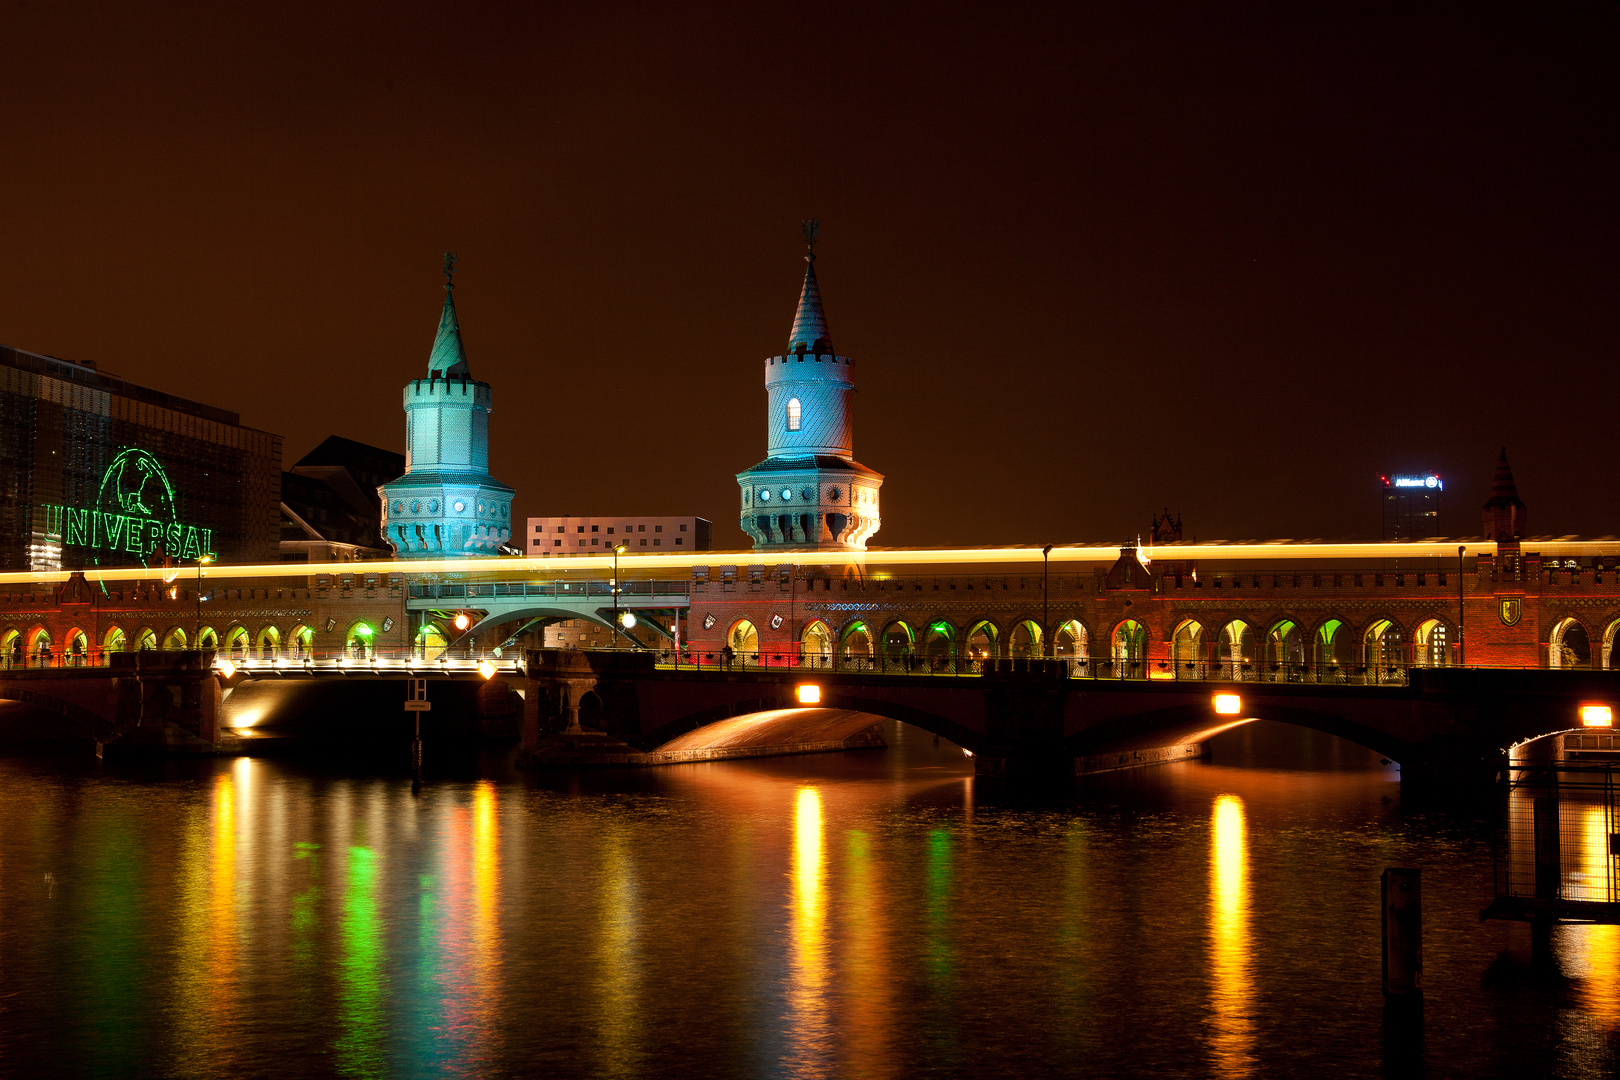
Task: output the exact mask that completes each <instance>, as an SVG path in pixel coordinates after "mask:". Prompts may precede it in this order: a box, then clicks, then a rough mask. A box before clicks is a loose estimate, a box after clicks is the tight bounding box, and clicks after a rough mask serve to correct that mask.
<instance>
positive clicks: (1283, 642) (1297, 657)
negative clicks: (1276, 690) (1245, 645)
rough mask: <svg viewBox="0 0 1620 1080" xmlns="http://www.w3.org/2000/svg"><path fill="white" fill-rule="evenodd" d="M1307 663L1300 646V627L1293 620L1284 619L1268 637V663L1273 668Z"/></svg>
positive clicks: (1274, 627)
mask: <svg viewBox="0 0 1620 1080" xmlns="http://www.w3.org/2000/svg"><path fill="white" fill-rule="evenodd" d="M1304 662H1305V656H1304V650H1303V648H1302V647H1301V645H1300V640H1299V627H1298V626H1297V625H1296V624H1295V623H1294V621H1293V620H1292V619H1284V620H1282V621H1281V622H1279V623H1278V624H1277V625H1276V626H1273V627H1272V628H1271V632H1270V633H1268V634H1267V635H1266V663H1267V664H1269V665H1271V666H1273V667H1286V666H1287V665H1289V664H1302V663H1304Z"/></svg>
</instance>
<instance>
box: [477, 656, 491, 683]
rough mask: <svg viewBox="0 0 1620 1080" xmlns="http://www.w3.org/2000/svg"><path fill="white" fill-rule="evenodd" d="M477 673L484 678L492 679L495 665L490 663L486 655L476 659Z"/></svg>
mask: <svg viewBox="0 0 1620 1080" xmlns="http://www.w3.org/2000/svg"><path fill="white" fill-rule="evenodd" d="M478 674H480V675H482V676H483V677H484V678H486V679H493V678H494V677H495V665H494V664H492V663H490V661H489V659H488V658H487V657H486V658H485V659H483V660H480V661H478Z"/></svg>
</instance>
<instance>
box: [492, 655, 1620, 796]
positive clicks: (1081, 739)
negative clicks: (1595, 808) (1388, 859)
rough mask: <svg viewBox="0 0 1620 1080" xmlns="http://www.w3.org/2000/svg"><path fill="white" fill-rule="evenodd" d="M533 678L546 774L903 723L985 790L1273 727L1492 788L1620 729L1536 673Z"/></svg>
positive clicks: (1588, 684) (1600, 697) (1590, 686)
mask: <svg viewBox="0 0 1620 1080" xmlns="http://www.w3.org/2000/svg"><path fill="white" fill-rule="evenodd" d="M526 676H527V679H528V683H529V687H528V692H527V694H526V695H525V706H524V720H523V728H522V743H523V747H524V752H525V753H526V754H528V755H530V757H531V759H534V760H542V759H544V757H545V755H546V753H547V751H548V747H553V746H555V744H556V742H557V740H558V738H559V737H562V736H566V734H567V733H568V732H569V731H571V730H574V731H577V730H582V729H587V728H590V729H596V730H599V731H601V732H602V733H603V734H604V735H606V736H608V737H610V738H612V739H614V740H618V741H619V742H620V743H622V744H624V745H625V746H627V747H629V748H633V749H634V750H635V751H638V752H641V753H644V754H648V755H651V756H650V757H649V758H648V759H647V760H648V761H649V762H659V761H665V760H681V759H690V758H692V757H695V756H701V755H702V754H703V752H705V751H712V752H713V753H712V755H711V756H737V755H739V754H742V753H745V752H749V751H759V752H770V750H771V748H773V747H786V746H791V745H794V744H797V743H805V742H814V743H817V744H832V743H836V741H837V740H839V739H841V738H847V737H849V736H852V735H855V734H857V733H858V732H860V731H862V730H863V729H865V728H868V727H870V726H871V725H872V724H874V723H876V722H877V721H878V720H881V719H892V720H899V721H902V722H904V723H907V724H911V725H913V726H915V727H917V728H920V729H922V730H924V731H927V732H931V733H933V734H935V735H939V736H941V737H942V738H946V739H949V740H950V741H952V742H954V743H956V744H958V745H960V746H961V747H962V748H963V749H964V751H966V752H968V753H969V754H971V755H972V757H973V759H974V764H975V768H976V771H978V772H979V773H980V774H981V775H993V776H1003V777H1024V778H1027V777H1044V778H1053V777H1058V776H1070V775H1074V774H1077V773H1086V772H1091V771H1096V770H1101V769H1112V768H1121V767H1128V766H1132V765H1139V764H1149V763H1153V762H1156V761H1165V760H1174V759H1177V758H1181V757H1189V756H1193V755H1195V754H1196V753H1197V752H1198V750H1197V747H1198V746H1199V744H1201V743H1203V742H1205V741H1206V740H1208V739H1209V738H1211V737H1212V736H1213V735H1215V734H1217V733H1219V732H1220V731H1222V730H1226V729H1227V728H1230V727H1233V726H1235V725H1237V724H1239V723H1242V722H1244V721H1246V720H1250V719H1262V720H1277V721H1282V722H1284V723H1289V724H1295V725H1298V726H1302V727H1306V728H1310V729H1312V730H1315V731H1321V732H1324V733H1327V734H1330V735H1335V736H1338V737H1340V738H1344V739H1348V740H1350V741H1352V742H1355V743H1358V744H1359V745H1361V746H1365V747H1367V748H1368V749H1371V750H1374V751H1376V752H1378V753H1380V754H1382V755H1383V756H1385V757H1388V758H1390V759H1391V760H1393V761H1396V762H1399V763H1400V764H1401V767H1402V777H1403V783H1405V784H1407V785H1413V784H1415V785H1417V787H1419V788H1424V787H1453V786H1458V785H1463V786H1467V785H1472V784H1488V783H1489V782H1490V781H1491V779H1492V778H1493V777H1494V776H1495V775H1496V774H1497V772H1498V771H1499V770H1500V768H1501V767H1502V765H1503V764H1504V763H1505V761H1506V755H1507V753H1508V752H1509V750H1510V749H1512V748H1514V747H1520V746H1522V745H1523V744H1526V743H1529V742H1531V741H1533V740H1538V739H1543V738H1546V737H1547V736H1553V735H1558V734H1560V733H1564V732H1570V731H1578V730H1583V708H1586V707H1590V706H1594V705H1596V706H1607V707H1608V708H1609V710H1610V711H1609V712H1608V713H1607V714H1604V715H1607V716H1609V717H1612V715H1613V709H1614V708H1615V707H1617V706H1620V682H1617V680H1616V678H1615V676H1613V675H1611V674H1608V673H1606V672H1568V671H1562V672H1550V671H1537V670H1523V671H1512V670H1486V669H1422V668H1419V669H1411V670H1408V671H1404V672H1403V673H1402V678H1400V679H1398V680H1391V681H1387V682H1373V683H1362V684H1350V683H1347V682H1332V681H1316V682H1286V681H1247V682H1246V681H1237V682H1232V681H1226V680H1222V679H1180V680H1163V679H1151V678H1136V679H1129V678H1096V677H1075V669H1074V668H1072V667H1071V666H1070V665H1068V664H1065V663H1061V662H1055V661H1047V660H1040V659H1033V660H1000V661H995V662H992V663H989V664H984V665H982V666H981V667H980V668H979V669H978V670H977V671H972V672H956V671H949V672H935V671H932V670H928V669H924V668H916V669H913V670H911V671H908V672H900V671H898V670H897V669H890V670H887V671H886V670H883V669H880V668H867V669H861V668H853V669H852V668H848V667H834V668H808V669H807V668H800V667H786V666H776V667H772V666H755V667H749V668H745V669H731V670H727V669H725V668H723V667H722V668H715V667H712V666H699V665H692V666H681V665H672V664H664V665H660V664H658V663H657V662H656V658H655V657H654V656H653V655H650V654H645V653H643V654H633V653H612V652H597V653H590V652H579V651H567V650H543V651H535V652H531V653H530V654H529V656H528V664H527V667H526ZM1218 699H1224V700H1218ZM1586 715H1587V719H1588V720H1590V719H1591V718H1592V715H1591V714H1590V713H1588V714H1586ZM677 752H678V753H679V755H680V757H672V756H671V755H672V754H676V753H677Z"/></svg>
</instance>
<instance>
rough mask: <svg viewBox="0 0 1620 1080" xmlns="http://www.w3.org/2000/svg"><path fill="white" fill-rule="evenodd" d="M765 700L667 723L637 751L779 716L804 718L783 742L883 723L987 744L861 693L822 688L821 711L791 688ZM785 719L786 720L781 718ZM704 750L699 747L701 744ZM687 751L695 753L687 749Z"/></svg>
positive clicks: (786, 727) (975, 746) (785, 729)
mask: <svg viewBox="0 0 1620 1080" xmlns="http://www.w3.org/2000/svg"><path fill="white" fill-rule="evenodd" d="M760 690H761V694H760V696H758V697H754V698H745V699H741V700H738V701H732V702H727V703H725V704H722V705H715V706H712V707H710V708H707V709H703V710H700V711H698V712H693V713H688V714H686V715H684V716H681V717H678V718H676V719H674V720H672V721H670V722H669V723H666V724H662V725H660V726H659V727H657V728H655V729H653V730H651V731H648V732H646V733H645V734H644V735H643V736H642V737H641V738H639V739H635V740H628V741H632V742H633V743H634V745H636V746H637V748H638V749H642V750H656V749H659V748H661V747H663V746H665V745H667V744H669V743H671V742H674V741H675V740H676V739H680V738H682V737H683V736H690V735H692V734H694V733H699V732H701V731H702V729H704V728H707V727H711V726H714V725H717V724H722V723H724V722H725V721H728V720H734V719H737V718H740V717H747V716H760V717H765V716H772V717H775V714H779V713H790V714H795V715H798V716H800V717H802V721H803V723H802V725H801V726H800V728H799V730H798V731H796V730H795V725H794V724H793V722H792V721H791V719H786V720H784V722H782V723H779V724H778V725H777V728H776V730H778V731H780V732H782V733H783V734H784V737H785V738H792V737H795V736H796V735H797V734H799V733H800V732H804V733H808V732H811V731H812V730H813V731H814V732H815V733H816V734H819V735H820V736H822V737H823V738H824V739H831V738H835V737H836V738H848V737H849V736H851V735H855V734H857V733H859V732H861V731H864V730H865V729H867V728H869V727H871V726H872V725H873V724H875V723H877V722H878V721H880V720H898V721H900V722H901V723H903V724H910V725H911V726H912V727H915V728H919V729H921V730H923V731H926V732H928V733H929V734H930V735H938V736H939V737H940V738H942V739H949V740H950V741H951V742H953V743H955V744H956V745H958V746H961V747H963V748H965V749H967V750H971V751H974V752H978V751H979V750H980V749H981V744H982V743H983V742H984V736H983V735H982V734H980V733H979V732H976V731H973V730H972V729H971V728H967V727H963V726H962V725H961V724H958V723H956V722H954V721H952V720H949V719H947V718H945V717H943V716H939V715H938V714H936V713H931V712H928V711H926V710H924V709H917V708H914V707H912V706H909V705H904V704H901V703H899V702H895V701H884V700H881V699H879V698H871V697H866V696H864V695H862V694H861V693H860V692H859V690H854V691H849V692H846V691H843V690H841V689H840V688H839V687H837V686H827V687H823V688H822V698H821V701H820V703H819V705H818V706H817V707H814V708H806V707H805V706H803V705H801V704H800V703H799V701H798V699H797V697H796V695H795V691H794V688H793V687H791V686H789V687H785V688H783V689H782V690H781V691H778V692H772V691H771V690H769V689H767V688H766V687H763V686H762V687H760ZM830 712H838V713H846V714H848V715H849V721H848V723H847V725H845V726H846V727H847V728H848V730H847V731H845V732H844V733H843V734H842V735H839V734H838V731H839V730H842V729H841V728H840V729H831V730H830V729H829V728H828V726H827V722H826V721H827V717H826V715H825V714H827V713H830ZM777 719H782V718H777ZM697 745H701V744H697ZM686 748H688V749H692V748H696V746H693V747H686Z"/></svg>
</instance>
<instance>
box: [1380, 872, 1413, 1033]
mask: <svg viewBox="0 0 1620 1080" xmlns="http://www.w3.org/2000/svg"><path fill="white" fill-rule="evenodd" d="M1379 883H1380V888H1381V892H1382V894H1383V919H1382V922H1383V928H1384V997H1385V998H1386V999H1388V1000H1389V1001H1390V1002H1392V1003H1393V1002H1397V1001H1400V1002H1410V1003H1413V1004H1416V1003H1418V1002H1421V1001H1422V999H1423V871H1421V870H1409V869H1398V868H1395V867H1391V868H1389V869H1387V870H1385V871H1384V873H1383V875H1382V876H1381V877H1380V878H1379Z"/></svg>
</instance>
